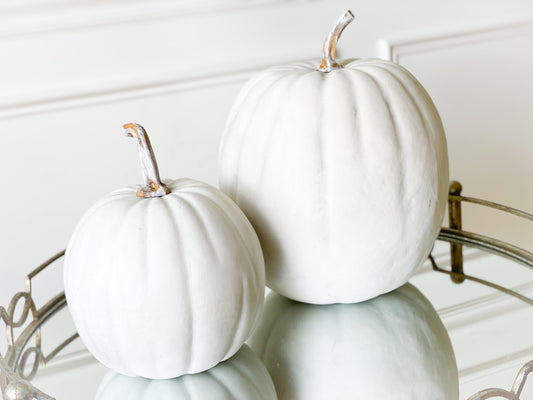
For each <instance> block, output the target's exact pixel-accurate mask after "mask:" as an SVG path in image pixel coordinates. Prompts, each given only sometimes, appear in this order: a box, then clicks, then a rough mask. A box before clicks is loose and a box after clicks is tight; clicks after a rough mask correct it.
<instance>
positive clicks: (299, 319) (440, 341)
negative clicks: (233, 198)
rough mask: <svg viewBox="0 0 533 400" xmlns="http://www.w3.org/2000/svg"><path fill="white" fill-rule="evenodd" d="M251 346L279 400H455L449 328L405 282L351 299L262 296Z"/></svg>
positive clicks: (420, 295)
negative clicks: (315, 301) (330, 301)
mask: <svg viewBox="0 0 533 400" xmlns="http://www.w3.org/2000/svg"><path fill="white" fill-rule="evenodd" d="M249 344H250V346H251V347H252V349H254V350H255V351H256V352H257V354H259V355H260V356H261V359H262V360H263V362H264V363H265V365H266V367H267V369H268V370H269V372H270V374H271V376H272V379H273V380H274V384H275V385H276V388H277V390H278V397H279V399H280V400H321V399H326V398H331V399H352V398H353V399H375V400H381V399H383V400H385V399H397V400H426V399H430V398H431V399H433V400H457V399H458V397H459V385H458V373H457V364H456V361H455V355H454V352H453V348H452V345H451V343H450V339H449V337H448V333H447V332H446V328H445V327H444V325H443V324H442V322H441V320H440V318H439V316H438V314H437V312H436V311H435V309H434V308H433V306H432V305H431V303H430V302H429V301H428V300H427V299H426V298H425V297H424V295H422V293H420V291H419V290H418V289H416V288H415V287H414V286H412V285H410V284H406V285H404V286H402V287H401V288H399V289H396V290H394V291H393V292H390V293H387V294H384V295H381V296H379V297H376V298H374V299H372V300H368V301H366V302H362V303H356V304H334V305H327V306H324V305H312V304H304V303H299V302H296V301H292V300H289V299H286V298H284V297H282V296H280V295H279V294H277V293H270V294H269V295H268V297H267V299H266V302H265V307H264V311H263V316H262V319H261V323H260V324H259V326H258V328H257V330H256V331H255V332H254V333H253V334H252V337H251V339H249Z"/></svg>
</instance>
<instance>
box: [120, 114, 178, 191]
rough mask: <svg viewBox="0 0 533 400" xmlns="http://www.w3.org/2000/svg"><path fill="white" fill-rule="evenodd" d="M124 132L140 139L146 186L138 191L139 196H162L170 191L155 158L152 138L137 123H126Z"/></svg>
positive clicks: (140, 153) (140, 155)
mask: <svg viewBox="0 0 533 400" xmlns="http://www.w3.org/2000/svg"><path fill="white" fill-rule="evenodd" d="M123 128H124V132H125V133H126V136H128V137H136V138H137V140H138V141H139V143H138V144H139V158H140V159H141V168H142V172H143V177H144V186H143V187H141V188H140V189H139V191H138V192H137V197H146V198H149V197H162V196H165V195H167V194H169V193H170V189H169V188H168V187H167V186H166V185H165V184H164V183H163V182H161V178H160V177H159V168H157V161H156V160H155V155H154V151H153V150H152V145H151V144H150V139H149V138H148V134H147V133H146V131H145V130H144V128H143V127H142V126H141V125H139V124H135V123H129V124H125V125H124V126H123Z"/></svg>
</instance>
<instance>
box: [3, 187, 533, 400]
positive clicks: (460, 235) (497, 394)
mask: <svg viewBox="0 0 533 400" xmlns="http://www.w3.org/2000/svg"><path fill="white" fill-rule="evenodd" d="M461 190H462V188H461V185H460V184H459V183H458V182H452V183H451V185H450V191H449V197H448V210H449V228H445V227H443V228H442V229H441V231H440V234H439V236H438V240H441V241H445V242H449V243H450V257H451V263H450V265H451V268H450V269H444V268H441V267H439V266H438V265H437V263H436V262H435V260H434V258H433V256H432V255H431V254H430V256H429V259H430V262H431V264H432V266H433V270H434V271H436V272H439V273H444V274H447V275H449V276H450V277H451V280H452V282H454V283H456V284H461V283H462V282H464V281H466V280H470V281H474V282H477V283H480V284H482V285H486V286H489V287H491V288H493V289H495V290H499V291H502V292H504V293H506V294H507V295H510V296H514V297H516V298H518V299H520V300H522V301H524V302H526V303H528V304H529V305H533V299H531V298H529V297H526V296H523V295H522V294H520V293H517V292H515V291H513V290H510V289H507V288H505V287H503V286H500V285H499V284H498V283H497V282H489V281H487V280H484V279H481V278H478V277H475V276H471V275H468V274H467V273H465V271H464V266H463V246H468V247H474V248H478V249H480V250H483V251H485V252H488V253H492V254H495V255H498V256H501V257H505V258H507V259H510V260H512V261H513V262H515V263H518V264H520V265H523V266H525V267H527V268H530V269H532V270H533V253H531V252H529V251H526V250H524V249H522V248H519V247H517V246H514V245H512V244H510V243H506V242H503V241H500V240H497V239H493V238H490V237H487V236H483V235H480V234H477V233H473V232H467V231H464V230H463V229H462V215H461V204H462V203H463V202H468V203H473V204H477V205H481V206H485V207H490V208H494V209H497V210H500V211H502V212H505V213H509V214H513V215H516V216H518V217H520V218H524V219H526V220H529V221H531V222H533V215H532V214H529V213H526V212H523V211H520V210H517V209H514V208H511V207H507V206H504V205H500V204H496V203H493V202H491V201H487V200H481V199H476V198H472V197H465V196H462V195H461ZM64 254H65V251H61V252H60V253H58V254H56V255H55V256H53V257H51V258H50V259H49V260H47V261H45V262H44V263H43V264H42V265H40V266H39V267H37V268H36V269H35V270H33V271H32V272H30V273H29V274H28V275H27V276H26V278H25V290H24V291H23V292H19V293H17V294H15V295H14V296H13V298H12V300H11V301H10V304H9V306H8V307H7V309H6V308H4V307H1V306H0V321H2V322H3V324H5V334H6V342H7V350H6V351H5V354H1V353H0V393H1V394H2V399H3V400H22V399H24V400H30V399H37V400H53V399H54V397H53V394H46V393H44V392H42V391H41V390H39V389H38V388H36V387H34V386H33V385H32V383H31V381H32V379H33V378H34V377H35V375H36V374H37V371H38V369H39V368H41V367H43V366H45V365H46V364H47V363H48V362H49V361H50V360H52V359H53V358H54V357H56V356H57V355H58V354H59V353H60V352H61V351H62V350H63V349H64V348H65V347H67V346H68V345H69V344H70V343H72V342H73V341H75V340H76V338H77V337H78V335H77V333H75V332H65V338H66V339H65V340H64V341H63V342H62V343H61V344H59V345H58V346H57V347H56V348H55V349H53V350H52V351H50V352H49V353H48V354H44V352H43V350H42V345H41V343H42V341H41V328H42V327H43V326H44V325H45V324H46V323H47V322H48V321H49V319H50V318H51V317H52V316H53V315H55V314H57V313H58V312H59V311H60V310H61V309H63V308H64V307H65V306H66V304H67V303H66V299H65V295H64V293H63V292H61V293H58V294H57V295H56V296H55V297H53V298H52V299H50V300H49V301H48V302H47V303H46V304H44V305H43V306H41V307H39V308H38V307H37V306H36V304H35V302H34V299H33V297H32V280H33V279H34V278H35V277H36V276H37V275H38V274H40V273H41V272H42V271H43V270H44V269H46V268H48V267H50V266H53V264H54V262H55V261H57V260H59V259H61V258H62V257H63V255H64ZM532 371H533V360H531V361H529V362H528V363H526V364H525V365H524V366H523V367H522V368H521V369H520V370H519V372H518V374H517V376H516V379H515V381H514V384H513V385H512V388H511V389H510V390H504V389H498V388H490V389H485V390H482V391H480V392H478V393H475V394H473V395H472V396H470V397H469V399H468V400H483V399H490V398H505V399H509V400H520V396H521V393H522V392H523V389H524V386H525V384H526V380H527V377H528V374H530V373H531V372H532ZM522 400H525V399H522Z"/></svg>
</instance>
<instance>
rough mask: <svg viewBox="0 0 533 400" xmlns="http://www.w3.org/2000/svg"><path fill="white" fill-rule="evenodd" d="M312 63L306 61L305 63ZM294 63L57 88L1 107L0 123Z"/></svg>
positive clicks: (236, 78) (211, 83)
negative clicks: (215, 72) (10, 119)
mask: <svg viewBox="0 0 533 400" xmlns="http://www.w3.org/2000/svg"><path fill="white" fill-rule="evenodd" d="M306 59H312V57H308V58H307V57H305V58H303V60H306ZM294 61H295V60H294V59H283V60H272V62H269V63H268V64H265V65H256V66H251V67H250V68H248V69H242V70H232V71H225V72H221V73H219V74H205V75H197V76H187V77H186V78H184V77H183V74H177V75H176V74H167V75H165V74H161V73H153V74H150V76H143V77H138V76H137V77H129V78H126V79H123V80H122V81H120V82H117V81H116V80H113V81H112V82H111V81H110V82H100V83H99V84H98V85H94V84H86V85H83V86H78V87H67V88H62V89H61V88H54V89H53V90H50V91H46V92H44V93H41V94H32V96H31V97H29V98H28V99H27V100H23V101H13V102H4V103H3V104H1V103H0V120H2V119H9V118H15V117H20V116H26V115H31V114H41V113H47V112H54V111H61V110H66V109H73V108H81V107H86V106H91V105H95V104H103V103H115V102H119V101H126V100H131V99H135V98H143V97H150V96H160V95H165V94H169V93H177V92H183V91H190V90H197V89H201V88H204V87H215V86H221V85H227V84H233V83H239V82H241V83H244V82H245V81H247V80H248V79H249V78H250V77H251V76H253V75H254V74H256V73H258V72H259V71H262V70H264V69H267V68H269V67H271V66H272V65H282V64H287V63H290V62H294Z"/></svg>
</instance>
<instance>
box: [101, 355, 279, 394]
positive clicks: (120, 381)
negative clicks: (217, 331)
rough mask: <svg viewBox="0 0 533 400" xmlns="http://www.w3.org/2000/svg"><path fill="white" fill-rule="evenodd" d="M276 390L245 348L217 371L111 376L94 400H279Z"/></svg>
mask: <svg viewBox="0 0 533 400" xmlns="http://www.w3.org/2000/svg"><path fill="white" fill-rule="evenodd" d="M276 399H277V397H276V389H275V388H274V384H273V383H272V379H271V378H270V375H269V374H268V371H267V370H266V368H265V366H264V365H263V363H262V362H261V360H260V359H259V357H257V355H255V353H254V352H253V351H252V350H250V348H249V347H248V346H246V345H244V346H243V347H242V348H241V349H240V350H239V351H238V352H237V353H236V354H235V355H234V356H233V357H231V358H230V359H229V360H226V361H224V362H223V363H220V364H218V365H216V366H215V367H213V368H211V369H209V370H207V371H205V372H202V373H199V374H193V375H184V376H181V377H179V378H175V379H159V380H151V379H146V378H139V377H137V378H132V377H128V376H124V375H121V374H118V373H116V372H113V371H111V372H109V373H108V374H107V375H106V376H105V377H104V379H103V380H102V382H101V383H100V386H99V388H98V390H97V393H96V396H95V400H276Z"/></svg>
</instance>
